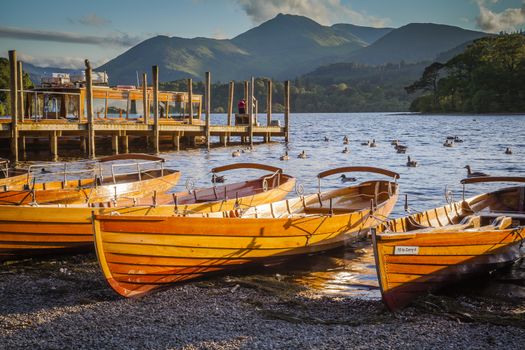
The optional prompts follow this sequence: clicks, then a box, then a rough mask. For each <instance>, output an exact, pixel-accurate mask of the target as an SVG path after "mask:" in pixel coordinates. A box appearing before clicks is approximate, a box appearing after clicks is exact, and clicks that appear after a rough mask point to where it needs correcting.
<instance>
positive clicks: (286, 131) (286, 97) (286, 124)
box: [284, 80, 290, 142]
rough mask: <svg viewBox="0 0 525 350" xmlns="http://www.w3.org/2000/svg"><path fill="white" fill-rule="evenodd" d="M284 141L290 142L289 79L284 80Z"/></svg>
mask: <svg viewBox="0 0 525 350" xmlns="http://www.w3.org/2000/svg"><path fill="white" fill-rule="evenodd" d="M284 141H285V142H290V80H286V81H285V82H284Z"/></svg>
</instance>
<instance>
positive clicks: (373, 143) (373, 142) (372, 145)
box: [370, 139, 377, 147]
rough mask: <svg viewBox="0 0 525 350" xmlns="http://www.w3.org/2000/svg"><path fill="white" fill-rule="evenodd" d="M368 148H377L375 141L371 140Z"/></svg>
mask: <svg viewBox="0 0 525 350" xmlns="http://www.w3.org/2000/svg"><path fill="white" fill-rule="evenodd" d="M370 147H377V144H376V139H373V140H372V143H371V144H370Z"/></svg>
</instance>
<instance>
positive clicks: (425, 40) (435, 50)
mask: <svg viewBox="0 0 525 350" xmlns="http://www.w3.org/2000/svg"><path fill="white" fill-rule="evenodd" d="M487 35H488V34H487V33H483V32H477V31H472V30H466V29H462V28H459V27H454V26H448V25H443V24H433V23H411V24H407V25H405V26H403V27H401V28H398V29H394V30H392V31H391V32H389V33H388V34H386V35H385V36H383V37H382V38H380V39H379V40H377V41H376V42H374V43H373V44H372V45H370V46H368V47H365V48H363V49H361V50H359V51H357V52H355V53H353V54H350V55H349V56H348V57H347V61H351V62H358V63H367V64H385V63H396V62H401V61H405V62H419V61H428V60H434V59H435V58H436V56H437V55H438V54H440V53H442V52H445V51H448V50H450V49H452V48H454V47H456V46H459V45H461V44H463V43H465V42H467V41H472V40H474V39H478V38H481V37H484V36H487Z"/></svg>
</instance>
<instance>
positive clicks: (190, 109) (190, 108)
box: [188, 78, 193, 124]
mask: <svg viewBox="0 0 525 350" xmlns="http://www.w3.org/2000/svg"><path fill="white" fill-rule="evenodd" d="M188 113H189V114H190V124H193V80H192V79H191V78H190V79H188Z"/></svg>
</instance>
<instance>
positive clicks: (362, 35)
mask: <svg viewBox="0 0 525 350" xmlns="http://www.w3.org/2000/svg"><path fill="white" fill-rule="evenodd" d="M331 28H332V29H333V30H335V32H336V33H338V34H339V35H343V36H345V35H352V36H353V37H355V38H358V39H359V40H361V41H363V42H365V43H366V44H367V45H370V44H373V43H374V42H376V41H377V40H378V39H380V38H382V37H383V36H385V35H386V34H388V33H390V32H391V31H392V30H394V28H373V27H362V26H356V25H354V24H347V23H338V24H334V25H333V26H332V27H331Z"/></svg>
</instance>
